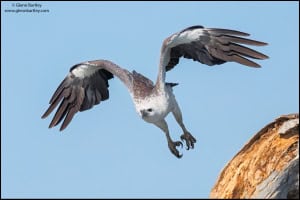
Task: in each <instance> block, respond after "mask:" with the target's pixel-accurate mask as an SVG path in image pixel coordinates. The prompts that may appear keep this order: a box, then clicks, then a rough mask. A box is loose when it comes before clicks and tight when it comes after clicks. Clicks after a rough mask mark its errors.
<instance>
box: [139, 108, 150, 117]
mask: <svg viewBox="0 0 300 200" xmlns="http://www.w3.org/2000/svg"><path fill="white" fill-rule="evenodd" d="M140 113H141V116H142V118H144V117H146V116H147V115H148V113H147V111H146V110H144V109H143V110H140Z"/></svg>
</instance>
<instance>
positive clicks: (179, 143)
mask: <svg viewBox="0 0 300 200" xmlns="http://www.w3.org/2000/svg"><path fill="white" fill-rule="evenodd" d="M174 144H175V146H177V147H178V146H181V148H182V147H183V144H182V142H180V141H176V142H174Z"/></svg>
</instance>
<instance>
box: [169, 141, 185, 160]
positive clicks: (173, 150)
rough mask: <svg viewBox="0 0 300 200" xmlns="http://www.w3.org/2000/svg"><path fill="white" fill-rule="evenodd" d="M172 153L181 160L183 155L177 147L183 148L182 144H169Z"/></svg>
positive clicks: (177, 142) (178, 142)
mask: <svg viewBox="0 0 300 200" xmlns="http://www.w3.org/2000/svg"><path fill="white" fill-rule="evenodd" d="M168 146H169V149H170V151H171V152H172V153H173V154H174V155H175V156H176V157H177V158H181V157H182V154H180V153H179V151H178V150H177V149H176V147H177V146H181V148H182V147H183V144H182V142H180V141H176V142H169V144H168Z"/></svg>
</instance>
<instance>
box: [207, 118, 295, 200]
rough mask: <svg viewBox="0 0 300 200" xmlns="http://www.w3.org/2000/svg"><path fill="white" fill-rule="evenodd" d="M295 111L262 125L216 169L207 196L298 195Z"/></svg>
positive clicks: (253, 196) (289, 196)
mask: <svg viewBox="0 0 300 200" xmlns="http://www.w3.org/2000/svg"><path fill="white" fill-rule="evenodd" d="M298 149H299V114H289V115H283V116H280V117H279V118H277V119H276V120H275V121H274V122H272V123H270V124H268V125H266V126H265V127H264V128H263V129H261V130H260V131H259V132H258V133H256V134H255V135H254V137H253V138H251V139H250V140H249V142H248V143H247V144H246V145H245V146H244V147H243V148H242V149H241V150H240V151H239V152H238V153H237V154H236V155H235V156H234V157H233V159H232V160H231V161H230V162H229V163H228V164H227V165H226V166H225V168H224V169H223V170H222V172H221V173H220V175H219V177H218V180H217V181H216V183H215V185H214V187H213V188H212V190H211V193H210V198H298V199H299V150H298Z"/></svg>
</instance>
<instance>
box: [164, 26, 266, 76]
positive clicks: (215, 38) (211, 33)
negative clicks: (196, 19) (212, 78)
mask: <svg viewBox="0 0 300 200" xmlns="http://www.w3.org/2000/svg"><path fill="white" fill-rule="evenodd" d="M245 36H249V34H248V33H243V32H240V31H235V30H228V29H219V28H204V27H203V26H192V27H188V28H186V29H184V30H182V31H180V32H178V33H175V34H173V35H171V36H170V37H168V38H166V39H165V40H164V42H163V45H162V52H161V64H160V67H164V68H165V71H169V70H171V69H172V68H173V67H174V66H175V65H177V64H178V62H179V59H180V58H181V57H184V58H189V59H193V60H194V61H198V62H200V63H203V64H206V65H209V66H212V65H219V64H223V63H225V62H237V63H240V64H242V65H246V66H249V67H260V65H259V64H257V63H255V62H253V61H252V60H250V59H249V58H251V59H267V58H268V56H266V55H264V54H262V53H260V52H257V51H255V50H253V49H250V48H248V47H245V46H243V45H254V46H264V45H267V43H264V42H259V41H256V40H251V39H246V38H244V37H245ZM241 44H242V45H241ZM163 71H164V70H163Z"/></svg>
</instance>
